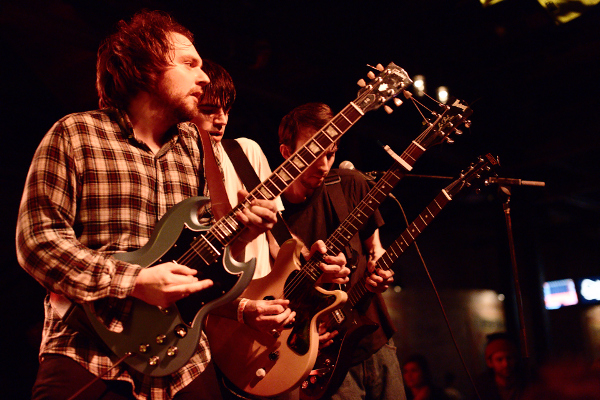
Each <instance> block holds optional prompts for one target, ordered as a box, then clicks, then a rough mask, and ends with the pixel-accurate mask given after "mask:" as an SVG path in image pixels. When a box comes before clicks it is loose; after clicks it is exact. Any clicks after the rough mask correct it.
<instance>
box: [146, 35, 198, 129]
mask: <svg viewBox="0 0 600 400" xmlns="http://www.w3.org/2000/svg"><path fill="white" fill-rule="evenodd" d="M169 35H170V37H171V42H172V44H173V50H171V54H170V65H169V67H167V69H166V71H164V72H163V73H162V75H161V76H160V78H159V80H158V83H157V89H156V97H157V101H158V107H160V108H163V109H164V111H165V112H166V113H167V115H169V113H171V114H172V116H173V117H174V118H175V119H176V121H177V122H183V121H190V120H191V119H192V118H194V117H195V116H196V115H197V114H198V101H199V99H200V98H201V97H202V88H203V87H204V86H205V85H206V84H207V83H208V82H209V79H208V76H206V74H205V73H204V72H203V71H202V68H201V67H202V59H201V58H200V56H199V55H198V52H197V51H196V48H195V47H194V45H193V44H192V42H190V40H189V39H188V38H186V37H185V36H183V35H182V34H179V33H175V32H171V33H170V34H169Z"/></svg>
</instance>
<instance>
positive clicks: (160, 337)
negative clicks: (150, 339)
mask: <svg viewBox="0 0 600 400" xmlns="http://www.w3.org/2000/svg"><path fill="white" fill-rule="evenodd" d="M166 339H167V335H158V336H156V343H157V344H163V343H164V342H165V340H166Z"/></svg>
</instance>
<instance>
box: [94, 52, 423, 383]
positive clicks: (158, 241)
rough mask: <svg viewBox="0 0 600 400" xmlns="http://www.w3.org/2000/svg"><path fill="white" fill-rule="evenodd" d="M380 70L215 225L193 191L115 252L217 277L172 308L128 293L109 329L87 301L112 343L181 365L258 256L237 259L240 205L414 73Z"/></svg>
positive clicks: (277, 185) (141, 362) (307, 159)
mask: <svg viewBox="0 0 600 400" xmlns="http://www.w3.org/2000/svg"><path fill="white" fill-rule="evenodd" d="M378 69H379V71H380V73H379V74H378V75H377V76H375V74H373V73H370V74H369V75H370V78H372V79H371V81H370V82H369V83H368V84H365V86H364V87H363V88H362V89H361V90H360V91H359V94H358V97H357V98H356V99H355V100H354V101H353V102H351V103H350V104H349V105H348V106H346V107H345V108H344V109H343V110H342V111H341V112H340V113H339V114H337V115H336V116H335V117H334V118H333V119H332V120H331V121H330V122H328V123H327V124H326V126H325V127H324V128H323V129H321V130H320V131H319V132H317V133H316V134H315V135H314V136H313V137H312V138H311V139H310V140H309V141H308V142H307V143H306V144H305V145H304V146H302V147H301V148H300V149H298V150H297V151H296V152H295V153H294V154H292V155H291V156H290V157H289V158H288V159H287V160H286V161H285V162H284V163H283V164H282V165H281V166H279V167H278V168H277V169H276V170H275V171H274V172H273V174H272V175H271V176H270V177H269V178H268V179H267V180H266V181H264V182H262V183H261V184H259V185H258V186H257V187H256V188H254V189H253V190H252V191H251V192H250V193H249V194H248V196H247V197H246V199H245V200H244V201H243V202H241V203H240V204H239V205H238V206H236V207H235V208H234V209H233V210H232V211H231V212H229V213H228V214H227V215H226V216H224V217H223V218H221V219H220V220H219V221H217V222H216V223H215V224H214V225H212V226H210V227H209V226H205V225H202V224H201V223H200V222H199V220H198V211H199V209H200V208H201V207H202V206H203V205H204V204H205V203H206V202H208V201H209V199H208V198H205V197H193V198H190V199H187V200H184V201H182V202H181V203H178V204H177V205H176V206H174V207H173V208H172V209H170V210H169V211H168V212H167V213H166V214H165V216H164V217H163V218H161V220H160V221H159V222H158V224H157V226H156V228H155V230H154V231H153V234H152V236H151V238H150V240H149V242H148V243H147V244H146V245H145V246H144V247H142V248H141V249H139V250H136V251H133V252H129V253H118V254H115V258H117V259H119V260H123V261H127V262H130V263H135V264H139V265H141V266H142V267H150V266H152V265H156V264H159V263H162V262H166V261H171V260H174V261H176V262H177V263H179V264H182V265H186V266H188V267H190V268H194V269H196V270H197V271H198V274H197V275H196V276H197V277H198V279H212V280H213V282H214V285H213V286H212V287H211V288H209V289H206V290H203V291H201V292H199V293H196V294H193V295H191V296H189V297H187V298H185V299H183V300H180V301H178V302H177V303H176V304H174V305H173V306H171V307H169V308H160V307H156V306H152V305H149V304H147V303H145V302H143V301H141V300H138V299H135V298H128V299H127V301H128V302H129V304H128V307H127V311H126V312H127V318H126V321H127V322H126V323H125V324H124V326H122V327H120V328H119V329H109V328H108V327H107V326H106V325H105V323H104V322H103V321H101V320H100V319H99V318H98V317H97V316H96V313H95V312H94V309H93V304H87V305H84V307H83V308H84V310H85V313H86V315H87V318H88V320H89V322H90V324H91V325H92V328H93V330H94V331H95V333H96V334H97V336H99V337H100V338H101V339H102V341H103V342H104V343H105V344H106V345H107V346H108V347H109V348H110V350H111V351H112V352H113V353H114V354H115V355H117V356H118V357H124V356H127V355H129V356H128V357H126V358H125V362H126V363H127V364H129V365H130V366H131V367H133V368H134V369H136V370H138V371H140V372H142V373H144V374H147V375H151V376H164V375H169V374H172V373H174V372H175V371H177V370H178V369H179V368H181V367H182V366H183V365H185V363H187V361H188V360H189V359H190V357H191V356H192V355H193V354H194V352H195V351H196V350H197V348H198V343H199V340H200V337H201V332H202V329H203V325H204V319H205V317H206V315H207V314H208V313H209V312H210V311H211V310H213V309H214V308H216V307H218V306H220V305H222V304H225V303H228V302H231V301H232V300H234V299H235V298H237V297H238V296H239V295H240V294H241V293H242V292H243V290H244V289H245V288H246V286H247V285H248V284H249V283H250V281H251V280H252V276H253V274H254V269H255V265H254V261H255V260H252V262H249V263H236V262H235V261H234V260H232V259H231V257H230V256H229V251H228V249H229V245H230V244H231V243H232V242H233V241H234V240H235V239H236V238H237V236H239V234H240V232H241V231H242V230H243V229H244V226H243V224H241V223H240V222H238V221H237V219H236V218H235V213H236V212H238V211H240V210H242V208H244V207H248V206H249V205H250V203H251V202H252V201H253V200H254V199H269V200H271V199H274V198H276V197H277V196H279V195H280V194H281V193H282V192H283V191H284V190H285V189H287V187H288V186H289V185H290V184H291V183H292V182H293V181H294V180H295V179H296V178H298V176H300V174H301V173H302V172H303V171H304V170H305V169H306V168H307V167H309V166H310V165H311V164H312V163H313V162H314V161H316V160H317V159H318V158H319V157H320V156H321V155H322V154H323V152H325V151H326V150H327V149H328V148H329V147H330V146H331V145H332V144H334V143H336V142H337V141H338V140H339V139H340V138H341V136H342V135H343V134H344V133H345V132H346V131H347V130H348V129H349V128H350V127H351V126H352V125H353V124H354V123H356V122H357V121H358V120H359V119H360V118H361V117H362V116H363V115H364V114H365V113H366V112H368V111H371V110H375V109H377V108H379V107H380V106H382V105H383V104H385V103H386V102H387V101H388V100H390V99H392V98H394V97H396V96H397V95H398V94H400V93H403V92H404V91H405V88H406V87H407V86H409V85H410V84H411V83H412V81H411V80H410V78H409V76H408V75H407V73H406V72H405V71H404V70H403V69H402V68H400V67H398V66H397V65H395V64H394V63H390V64H389V65H388V66H387V67H386V68H383V67H382V66H379V68H378Z"/></svg>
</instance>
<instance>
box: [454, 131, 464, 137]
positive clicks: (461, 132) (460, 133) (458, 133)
mask: <svg viewBox="0 0 600 400" xmlns="http://www.w3.org/2000/svg"><path fill="white" fill-rule="evenodd" d="M454 132H456V134H457V135H458V136H460V135H462V134H463V131H461V130H460V129H457V130H455V131H454Z"/></svg>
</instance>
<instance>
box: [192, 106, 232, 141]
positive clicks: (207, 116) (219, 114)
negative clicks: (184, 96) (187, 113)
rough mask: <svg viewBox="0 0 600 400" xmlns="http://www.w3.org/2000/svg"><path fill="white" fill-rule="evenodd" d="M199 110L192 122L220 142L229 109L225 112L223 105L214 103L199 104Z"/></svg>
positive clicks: (227, 119)
mask: <svg viewBox="0 0 600 400" xmlns="http://www.w3.org/2000/svg"><path fill="white" fill-rule="evenodd" d="M198 110H199V111H200V112H199V113H198V115H197V116H196V118H194V119H193V122H194V123H195V124H196V125H198V128H199V129H202V130H204V131H206V132H208V134H209V135H210V136H211V137H212V138H213V140H214V141H215V142H220V141H221V139H223V134H224V133H225V127H226V126H227V122H228V121H229V111H227V112H225V111H224V110H223V107H221V106H217V105H214V104H200V105H199V106H198Z"/></svg>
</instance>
